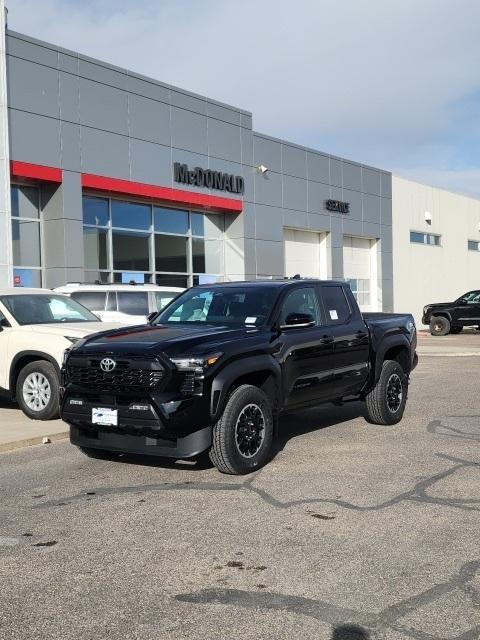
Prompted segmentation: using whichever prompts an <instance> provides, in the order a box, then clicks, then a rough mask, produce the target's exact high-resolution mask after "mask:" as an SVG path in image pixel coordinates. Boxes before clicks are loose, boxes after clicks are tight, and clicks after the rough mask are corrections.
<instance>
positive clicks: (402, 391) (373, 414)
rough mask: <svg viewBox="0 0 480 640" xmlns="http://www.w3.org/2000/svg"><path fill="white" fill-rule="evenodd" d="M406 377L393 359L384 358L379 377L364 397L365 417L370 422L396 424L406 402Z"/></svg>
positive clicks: (400, 417) (401, 415)
mask: <svg viewBox="0 0 480 640" xmlns="http://www.w3.org/2000/svg"><path fill="white" fill-rule="evenodd" d="M407 391H408V378H407V376H406V375H405V372H404V370H403V369H402V367H401V365H400V364H399V363H398V362H396V361H395V360H385V362H384V363H383V366H382V372H381V374H380V379H379V380H378V382H377V384H376V385H375V387H374V388H373V389H372V390H371V391H370V393H369V394H368V395H367V397H366V398H365V406H366V410H367V411H366V416H365V417H366V419H367V421H368V422H371V423H372V424H382V425H392V424H397V422H400V420H401V419H402V417H403V412H404V411H405V405H406V402H407Z"/></svg>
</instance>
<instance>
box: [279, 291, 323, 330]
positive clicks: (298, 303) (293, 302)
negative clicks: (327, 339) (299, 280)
mask: <svg viewBox="0 0 480 640" xmlns="http://www.w3.org/2000/svg"><path fill="white" fill-rule="evenodd" d="M291 313H308V314H309V315H311V316H312V318H313V319H314V320H315V324H317V325H318V324H320V315H319V313H318V305H317V298H316V295H315V289H314V288H313V287H302V288H301V289H293V291H290V292H289V293H288V294H287V296H286V298H285V300H284V301H283V306H282V312H281V314H280V324H281V325H283V324H285V321H286V319H287V316H289V315H290V314H291Z"/></svg>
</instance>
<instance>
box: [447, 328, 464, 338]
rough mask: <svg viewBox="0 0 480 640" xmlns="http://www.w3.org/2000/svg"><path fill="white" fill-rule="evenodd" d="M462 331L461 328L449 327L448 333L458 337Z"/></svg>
mask: <svg viewBox="0 0 480 640" xmlns="http://www.w3.org/2000/svg"><path fill="white" fill-rule="evenodd" d="M462 331H463V327H450V333H451V334H452V335H454V336H456V335H458V334H459V333H462Z"/></svg>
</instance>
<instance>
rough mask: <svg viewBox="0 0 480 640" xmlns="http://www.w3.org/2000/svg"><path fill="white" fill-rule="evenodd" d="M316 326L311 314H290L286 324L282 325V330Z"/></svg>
mask: <svg viewBox="0 0 480 640" xmlns="http://www.w3.org/2000/svg"><path fill="white" fill-rule="evenodd" d="M314 326H315V319H314V317H313V316H312V315H311V314H310V313H301V312H294V313H289V314H288V316H287V317H286V318H285V324H282V325H281V326H280V329H304V328H305V327H314Z"/></svg>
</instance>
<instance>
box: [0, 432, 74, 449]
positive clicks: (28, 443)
mask: <svg viewBox="0 0 480 640" xmlns="http://www.w3.org/2000/svg"><path fill="white" fill-rule="evenodd" d="M43 438H49V439H50V440H51V441H52V442H55V440H63V439H64V438H68V431H60V432H59V433H52V434H50V435H49V434H44V435H43V436H35V437H33V438H26V439H25V440H15V441H13V442H4V443H0V453H3V452H4V451H13V450H15V449H23V448H24V447H32V446H33V445H35V444H42V440H43Z"/></svg>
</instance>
